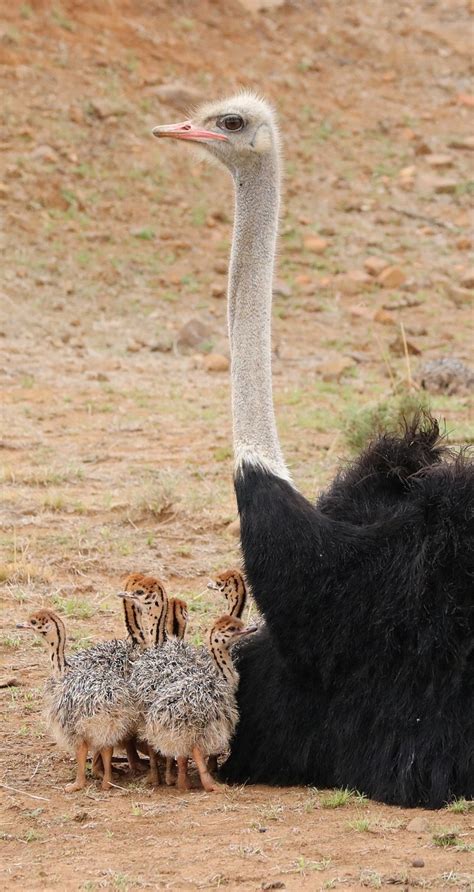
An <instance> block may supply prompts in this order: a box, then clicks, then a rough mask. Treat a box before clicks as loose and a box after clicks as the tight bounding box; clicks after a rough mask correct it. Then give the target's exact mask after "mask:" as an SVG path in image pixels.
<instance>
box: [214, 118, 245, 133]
mask: <svg viewBox="0 0 474 892" xmlns="http://www.w3.org/2000/svg"><path fill="white" fill-rule="evenodd" d="M244 125H245V121H244V119H243V118H241V116H240V115H225V116H224V117H222V118H218V120H217V126H218V127H220V128H221V130H232V131H234V132H235V131H237V130H242V129H243V127H244Z"/></svg>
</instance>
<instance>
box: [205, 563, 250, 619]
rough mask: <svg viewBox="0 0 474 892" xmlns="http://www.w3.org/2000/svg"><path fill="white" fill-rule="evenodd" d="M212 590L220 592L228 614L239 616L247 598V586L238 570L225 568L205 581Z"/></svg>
mask: <svg viewBox="0 0 474 892" xmlns="http://www.w3.org/2000/svg"><path fill="white" fill-rule="evenodd" d="M207 587H208V588H209V589H212V591H215V592H220V593H221V594H223V595H224V597H225V599H226V601H227V607H228V610H229V614H230V616H237V617H239V618H240V617H241V616H242V612H243V609H244V607H245V602H246V599H247V588H246V585H245V581H244V577H243V576H242V573H241V572H240V570H225V571H224V573H219V574H218V576H216V577H215V578H214V579H211V580H210V581H209V582H208V583H207Z"/></svg>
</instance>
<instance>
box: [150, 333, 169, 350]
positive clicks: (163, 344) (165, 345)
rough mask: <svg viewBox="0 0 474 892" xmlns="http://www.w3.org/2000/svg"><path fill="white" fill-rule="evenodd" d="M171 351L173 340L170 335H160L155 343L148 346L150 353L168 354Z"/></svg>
mask: <svg viewBox="0 0 474 892" xmlns="http://www.w3.org/2000/svg"><path fill="white" fill-rule="evenodd" d="M172 349H173V338H172V337H171V335H170V334H162V335H160V336H159V337H158V338H157V339H156V341H153V343H152V344H150V350H151V352H152V353H170V352H171V350H172Z"/></svg>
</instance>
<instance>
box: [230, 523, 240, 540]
mask: <svg viewBox="0 0 474 892" xmlns="http://www.w3.org/2000/svg"><path fill="white" fill-rule="evenodd" d="M227 532H228V533H230V535H231V536H235V537H236V538H238V537H239V536H240V520H239V518H237V520H233V521H232V522H231V523H229V524H228V525H227Z"/></svg>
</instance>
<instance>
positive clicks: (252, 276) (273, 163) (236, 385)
mask: <svg viewBox="0 0 474 892" xmlns="http://www.w3.org/2000/svg"><path fill="white" fill-rule="evenodd" d="M234 182H235V193H236V207H235V222H234V236H233V242H232V253H231V262H230V271H229V291H228V323H229V338H230V348H231V363H232V415H233V435H234V457H235V463H236V470H241V469H242V468H243V467H245V466H248V465H249V464H250V465H254V466H255V465H257V466H260V467H262V466H263V467H264V468H267V469H268V470H270V471H271V472H272V473H274V474H277V475H278V476H280V477H283V478H285V479H289V473H288V469H287V468H286V465H285V462H284V459H283V456H282V452H281V448H280V443H279V441H278V434H277V429H276V423H275V413H274V409H273V397H272V369H271V317H272V284H273V266H274V259H275V246H276V237H277V229H278V212H279V194H280V171H279V158H278V151H277V149H276V147H275V149H274V151H273V152H270V153H266V154H265V155H262V156H255V157H254V158H252V165H251V166H248V167H245V169H243V170H241V171H236V172H234Z"/></svg>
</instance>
